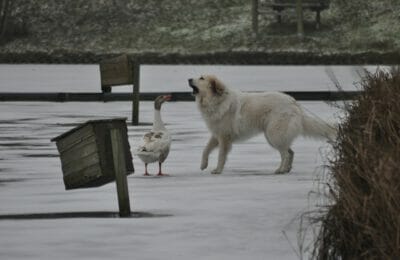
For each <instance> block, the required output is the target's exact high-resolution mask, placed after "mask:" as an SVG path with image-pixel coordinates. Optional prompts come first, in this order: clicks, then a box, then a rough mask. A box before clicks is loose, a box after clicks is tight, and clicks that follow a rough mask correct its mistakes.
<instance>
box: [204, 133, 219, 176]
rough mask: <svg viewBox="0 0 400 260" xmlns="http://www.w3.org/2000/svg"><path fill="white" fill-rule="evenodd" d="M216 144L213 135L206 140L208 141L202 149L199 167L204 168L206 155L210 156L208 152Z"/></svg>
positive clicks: (206, 159) (206, 163)
mask: <svg viewBox="0 0 400 260" xmlns="http://www.w3.org/2000/svg"><path fill="white" fill-rule="evenodd" d="M217 146H218V140H217V138H215V137H214V136H211V138H210V140H208V143H207V145H206V147H205V148H204V151H203V156H202V157H201V165H200V169H201V170H204V169H206V168H207V167H208V157H209V156H210V153H211V152H212V151H213V150H214V149H215V148H216V147H217Z"/></svg>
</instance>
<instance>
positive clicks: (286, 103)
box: [189, 76, 336, 174]
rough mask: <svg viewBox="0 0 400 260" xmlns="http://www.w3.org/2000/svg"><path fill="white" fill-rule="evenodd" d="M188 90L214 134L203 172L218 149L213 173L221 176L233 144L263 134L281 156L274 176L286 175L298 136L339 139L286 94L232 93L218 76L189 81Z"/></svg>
mask: <svg viewBox="0 0 400 260" xmlns="http://www.w3.org/2000/svg"><path fill="white" fill-rule="evenodd" d="M189 86H190V87H191V88H192V89H193V95H194V96H195V98H196V103H197V105H198V108H199V109H200V112H201V114H202V116H203V118H204V120H205V122H206V124H207V127H208V129H209V130H210V131H211V138H210V140H209V141H208V144H207V146H206V147H205V149H204V151H203V156H202V160H201V166H200V168H201V170H204V169H206V168H207V166H208V157H209V155H210V153H211V151H213V150H214V149H215V148H217V147H219V153H218V165H217V168H215V169H214V170H213V171H212V172H211V173H213V174H219V173H221V172H222V170H223V169H224V165H225V162H226V158H227V155H228V153H229V151H230V149H231V147H232V143H233V142H235V141H240V140H244V139H247V138H250V137H252V136H255V135H257V134H259V133H264V135H265V138H266V139H267V141H268V143H269V144H270V145H271V146H272V147H273V148H275V149H277V150H278V151H279V153H280V155H281V163H280V166H279V168H278V169H277V170H276V171H275V173H287V172H289V171H290V170H291V168H292V162H293V156H294V152H293V151H292V149H290V146H291V144H292V142H293V140H294V139H295V138H296V137H297V136H299V135H303V136H309V137H314V138H326V139H329V140H333V139H335V137H336V129H335V128H334V127H333V126H331V125H329V124H327V123H325V122H323V121H322V120H319V119H317V118H313V117H310V116H308V115H306V114H305V113H304V112H303V110H302V108H301V107H300V105H299V104H298V103H297V102H296V100H295V99H294V98H292V97H290V96H288V95H286V94H283V93H280V92H264V93H257V94H256V93H253V94H248V93H242V92H237V91H233V90H231V89H228V88H227V87H226V86H225V85H224V84H223V83H222V82H221V81H220V80H218V79H217V78H216V77H215V76H202V77H200V78H197V79H189Z"/></svg>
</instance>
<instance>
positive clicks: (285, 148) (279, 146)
mask: <svg viewBox="0 0 400 260" xmlns="http://www.w3.org/2000/svg"><path fill="white" fill-rule="evenodd" d="M286 116H287V115H286ZM296 123H297V122H296V120H293V118H291V117H285V115H281V118H278V119H276V120H271V121H270V122H269V124H268V126H267V127H266V129H265V132H264V135H265V137H266V139H267V141H268V143H269V144H270V145H271V146H272V147H273V148H275V149H276V150H278V151H279V153H280V155H281V163H280V165H279V167H278V169H277V170H276V171H275V173H277V174H279V173H287V172H289V171H290V170H291V169H292V164H293V157H294V152H293V151H292V149H290V146H291V144H292V142H293V140H294V138H296V136H298V135H299V132H298V129H299V128H298V127H296Z"/></svg>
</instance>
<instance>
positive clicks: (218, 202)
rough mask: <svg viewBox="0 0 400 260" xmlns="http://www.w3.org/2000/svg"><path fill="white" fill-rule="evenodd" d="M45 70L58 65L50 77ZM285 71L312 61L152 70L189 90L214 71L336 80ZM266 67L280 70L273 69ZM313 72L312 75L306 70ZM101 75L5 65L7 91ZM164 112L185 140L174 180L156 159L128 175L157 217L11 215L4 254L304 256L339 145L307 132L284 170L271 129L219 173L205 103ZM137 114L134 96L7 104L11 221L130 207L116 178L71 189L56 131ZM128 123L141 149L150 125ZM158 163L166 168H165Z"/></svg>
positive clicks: (3, 205)
mask: <svg viewBox="0 0 400 260" xmlns="http://www.w3.org/2000/svg"><path fill="white" fill-rule="evenodd" d="M349 68H350V67H347V68H346V67H340V68H334V70H335V73H336V71H338V72H339V71H341V72H343V73H344V74H346V75H347V76H348V77H347V76H346V77H345V78H346V80H343V82H344V81H345V82H347V83H346V84H349V88H350V87H351V84H350V82H352V81H355V78H352V75H354V74H353V72H351V71H350V70H349ZM42 69H43V70H46V71H47V72H46V73H43V71H42V72H41V73H39V72H40V71H41V70H42ZM49 69H50V71H49ZM280 69H282V71H285V70H287V72H285V73H288V74H290V73H289V72H290V71H292V72H293V70H298V69H301V68H300V67H286V68H285V67H269V68H268V69H265V68H261V67H254V68H248V70H247V69H246V70H245V73H243V74H239V73H242V72H241V71H242V68H240V67H231V68H228V67H223V68H221V67H213V68H211V67H210V68H206V67H203V66H201V67H199V66H197V67H188V68H185V67H181V68H177V67H162V68H161V67H157V68H149V67H144V68H143V76H142V90H143V91H160V90H175V91H187V86H186V79H187V78H188V77H191V76H193V75H198V74H202V73H208V71H211V73H214V74H217V75H222V76H220V77H221V78H223V79H225V81H226V82H228V84H232V85H234V86H240V85H242V84H243V85H248V86H249V87H248V88H247V89H246V90H261V89H257V86H263V85H265V82H268V85H270V86H274V87H275V86H276V85H279V86H287V87H288V89H286V88H285V90H291V89H289V88H290V87H291V88H293V90H299V89H297V85H298V86H301V90H307V89H304V87H305V86H317V85H321V88H322V89H329V88H330V87H329V86H332V85H329V84H332V83H331V82H330V80H329V77H327V76H326V74H325V73H324V70H325V68H324V67H304V68H303V69H304V70H303V71H301V73H299V75H298V78H297V79H296V78H295V77H293V75H292V76H287V77H285V76H284V75H282V74H279V76H278V73H277V72H278V71H279V72H282V71H281V70H280ZM175 70H179V71H178V72H175ZM264 70H265V71H269V72H268V73H265V74H264V72H265V71H264ZM307 70H309V72H310V73H311V72H312V75H309V73H305V71H307ZM38 71H39V72H38ZM318 71H319V72H318ZM22 72H23V73H22ZM82 72H85V73H82ZM97 73H98V70H97V67H96V66H86V65H84V66H83V65H82V66H81V65H79V66H61V67H58V66H54V67H53V66H52V68H49V67H47V68H46V66H33V65H23V66H21V65H15V67H14V66H9V65H3V66H0V89H1V90H0V91H32V92H33V91H46V92H47V91H85V92H90V91H92V92H97V91H98V89H99V84H100V83H99V82H98V76H97ZM282 73H283V72H282ZM175 74H176V75H179V76H175ZM300 74H301V75H300ZM40 75H41V76H40ZM324 75H325V76H324ZM338 75H339V73H338V74H337V76H338ZM268 78H269V81H267V79H268ZM181 81H183V82H181ZM269 82H271V84H269ZM324 82H325V83H324ZM234 83H235V84H234ZM236 83H237V84H236ZM296 83H297V85H296ZM164 88H165V89H164ZM301 104H302V105H303V106H304V107H305V108H306V111H307V112H308V113H311V114H314V115H317V116H318V117H320V118H322V119H324V120H328V121H331V122H332V121H337V120H338V119H337V115H338V114H339V113H340V111H338V110H337V109H335V108H333V107H331V106H329V105H328V104H325V103H322V102H302V103H301ZM162 113H163V118H164V121H165V122H166V123H167V128H168V129H169V130H170V132H171V134H172V136H173V143H172V147H171V153H170V156H169V158H168V160H167V162H166V163H165V171H166V172H167V173H169V174H170V175H171V177H165V178H145V177H143V176H142V173H143V171H144V166H143V164H142V163H141V162H140V160H138V159H137V158H136V157H134V165H135V169H136V173H135V174H133V175H130V176H129V178H128V182H129V190H130V199H131V207H132V209H133V210H134V211H137V212H145V213H148V214H152V215H154V217H151V218H147V217H143V218H130V219H118V218H64V219H34V220H30V219H24V220H4V219H3V220H0V230H1V231H0V244H1V246H0V259H68V260H69V259H126V258H128V259H216V260H217V259H218V260H220V259H296V258H297V255H296V252H295V251H294V250H293V247H294V248H296V249H297V232H298V229H299V221H298V219H296V217H297V216H298V215H299V214H301V213H303V212H305V211H307V210H310V209H313V208H315V203H316V201H315V200H314V199H313V198H312V197H310V191H313V190H314V191H315V190H316V178H317V177H318V175H319V174H320V173H321V167H322V166H323V164H324V160H325V159H324V158H325V157H324V154H325V153H326V152H327V150H329V149H328V148H329V146H328V145H327V144H326V143H325V142H323V141H314V140H309V139H303V138H299V139H298V140H297V141H296V142H295V144H294V146H293V150H294V152H295V159H294V164H293V170H292V172H291V173H290V174H286V175H274V174H273V171H274V169H275V168H276V167H277V164H278V163H279V155H278V153H277V152H276V151H274V150H273V149H271V148H270V147H269V146H268V145H267V144H266V142H265V140H264V138H263V137H262V136H259V137H256V138H254V139H251V140H249V141H247V142H244V143H242V144H238V145H236V146H234V148H233V151H232V153H231V154H230V156H229V159H228V162H227V165H226V168H225V171H224V173H223V174H222V175H219V176H215V175H211V174H210V173H209V170H208V171H205V172H201V171H200V169H199V164H200V156H201V150H202V148H203V147H204V145H205V142H206V140H207V137H208V132H207V130H206V128H205V125H204V123H203V122H202V120H201V117H200V115H199V113H198V112H197V109H196V106H195V104H194V103H193V102H178V103H172V102H171V103H168V104H166V105H165V107H163V111H162ZM130 114H131V104H130V103H129V102H109V103H101V102H98V103H49V102H40V103H37V102H31V103H29V102H21V103H17V102H3V103H0V218H1V215H3V216H4V215H8V214H34V213H39V214H45V213H68V212H69V213H70V212H78V213H79V212H116V211H118V204H117V198H116V191H115V184H114V183H111V184H107V185H105V186H103V187H99V188H94V189H81V190H73V191H65V190H64V185H63V182H62V172H61V165H60V160H59V158H58V157H57V156H58V154H57V151H56V147H55V144H54V143H51V142H50V139H51V138H53V137H55V136H57V135H59V134H61V133H63V132H65V131H67V130H69V129H70V128H72V127H73V126H75V125H76V124H77V123H81V122H84V121H86V120H89V119H99V118H105V117H121V116H124V117H128V118H129V117H130ZM152 116H153V104H152V103H151V102H142V103H141V121H142V122H151V121H152ZM128 128H129V141H130V144H131V147H132V149H134V148H135V147H136V146H137V144H138V142H139V141H140V139H141V136H142V135H143V133H145V132H146V131H148V130H149V129H150V126H146V125H142V126H137V127H134V126H129V127H128ZM215 156H216V154H215V153H214V154H212V159H211V160H210V165H211V166H213V165H215V163H216V158H215ZM149 168H150V171H151V172H153V173H154V172H155V171H156V166H155V165H152V166H151V167H149Z"/></svg>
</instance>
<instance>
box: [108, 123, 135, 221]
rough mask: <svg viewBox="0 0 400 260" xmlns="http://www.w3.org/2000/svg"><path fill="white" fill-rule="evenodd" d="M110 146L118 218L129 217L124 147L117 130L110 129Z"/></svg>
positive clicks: (119, 132)
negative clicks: (116, 194)
mask: <svg viewBox="0 0 400 260" xmlns="http://www.w3.org/2000/svg"><path fill="white" fill-rule="evenodd" d="M110 135H111V146H112V153H113V162H114V173H115V182H116V186H117V193H118V205H119V215H120V217H129V216H130V214H131V208H130V204H129V191H128V181H127V178H126V162H125V147H124V143H123V139H122V134H121V131H120V130H119V129H111V132H110Z"/></svg>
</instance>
